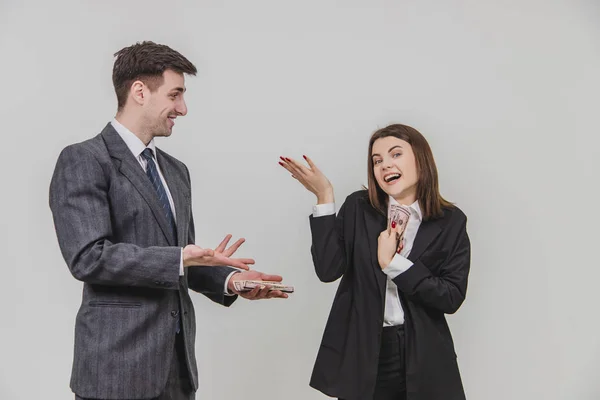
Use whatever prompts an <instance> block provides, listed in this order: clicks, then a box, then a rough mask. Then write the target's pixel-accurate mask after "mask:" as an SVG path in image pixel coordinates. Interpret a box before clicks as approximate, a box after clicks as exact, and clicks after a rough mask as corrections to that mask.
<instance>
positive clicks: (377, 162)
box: [373, 160, 381, 165]
mask: <svg viewBox="0 0 600 400" xmlns="http://www.w3.org/2000/svg"><path fill="white" fill-rule="evenodd" d="M380 162H381V160H375V161H373V164H374V165H377V164H379V163H380Z"/></svg>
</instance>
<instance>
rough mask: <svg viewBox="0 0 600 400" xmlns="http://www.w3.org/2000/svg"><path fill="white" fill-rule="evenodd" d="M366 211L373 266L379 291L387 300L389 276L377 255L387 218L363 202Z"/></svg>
mask: <svg viewBox="0 0 600 400" xmlns="http://www.w3.org/2000/svg"><path fill="white" fill-rule="evenodd" d="M363 207H364V212H363V217H364V220H365V226H366V229H367V232H366V234H367V237H366V239H367V241H368V243H369V250H370V253H371V267H372V269H373V273H374V274H375V280H376V281H377V286H379V293H380V294H381V298H382V300H385V287H386V282H387V277H386V275H385V273H384V272H383V271H382V270H381V267H380V266H379V259H378V257H377V248H378V247H379V245H378V240H379V235H380V234H381V232H383V230H384V229H386V228H387V218H386V217H385V216H383V215H381V214H380V213H378V212H377V211H375V210H374V209H373V207H371V206H370V205H369V204H363Z"/></svg>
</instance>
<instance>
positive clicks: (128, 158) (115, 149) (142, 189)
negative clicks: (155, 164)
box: [101, 123, 176, 246]
mask: <svg viewBox="0 0 600 400" xmlns="http://www.w3.org/2000/svg"><path fill="white" fill-rule="evenodd" d="M101 135H102V138H103V139H104V143H106V147H107V149H108V153H109V154H110V156H111V157H113V158H115V159H117V160H120V162H121V163H120V166H119V171H120V172H121V173H122V174H123V175H125V177H127V179H129V181H130V182H131V184H132V185H133V187H135V188H136V190H137V191H138V192H139V193H140V195H142V197H143V198H144V200H146V203H148V206H149V207H150V209H151V210H152V214H154V218H156V221H157V222H158V225H159V226H160V229H161V230H162V232H163V234H164V235H165V238H166V239H167V241H168V242H169V244H170V245H171V246H175V245H176V243H175V240H174V238H173V235H172V234H171V232H170V229H169V223H168V222H167V218H166V216H165V215H164V213H163V212H162V208H161V205H160V202H159V200H158V196H157V195H156V191H155V190H154V188H153V187H152V184H151V183H150V180H149V179H148V177H147V176H146V173H145V172H144V170H143V168H142V167H141V166H140V164H139V163H138V162H137V160H136V159H135V157H134V156H133V154H132V153H131V151H130V150H129V148H128V147H127V145H126V144H125V142H124V141H123V139H121V137H120V136H119V134H118V133H117V131H115V129H114V128H113V127H112V125H111V124H110V123H109V124H108V125H106V127H105V128H104V130H103V131H102V133H101Z"/></svg>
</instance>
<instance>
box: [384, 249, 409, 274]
mask: <svg viewBox="0 0 600 400" xmlns="http://www.w3.org/2000/svg"><path fill="white" fill-rule="evenodd" d="M412 266H413V262H412V261H410V260H409V259H408V258H404V257H402V256H401V255H400V254H396V255H395V256H394V258H392V262H391V263H390V265H388V266H387V267H385V268H384V269H383V270H382V271H383V272H384V273H385V274H386V275H387V276H389V277H390V279H394V278H395V277H397V276H398V275H400V274H401V273H403V272H406V271H408V269H409V268H410V267H412Z"/></svg>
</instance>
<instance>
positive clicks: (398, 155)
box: [392, 153, 402, 158]
mask: <svg viewBox="0 0 600 400" xmlns="http://www.w3.org/2000/svg"><path fill="white" fill-rule="evenodd" d="M401 155H402V153H394V155H393V156H392V157H394V158H397V157H400V156H401Z"/></svg>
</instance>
